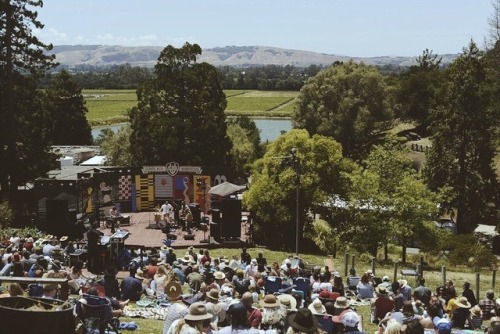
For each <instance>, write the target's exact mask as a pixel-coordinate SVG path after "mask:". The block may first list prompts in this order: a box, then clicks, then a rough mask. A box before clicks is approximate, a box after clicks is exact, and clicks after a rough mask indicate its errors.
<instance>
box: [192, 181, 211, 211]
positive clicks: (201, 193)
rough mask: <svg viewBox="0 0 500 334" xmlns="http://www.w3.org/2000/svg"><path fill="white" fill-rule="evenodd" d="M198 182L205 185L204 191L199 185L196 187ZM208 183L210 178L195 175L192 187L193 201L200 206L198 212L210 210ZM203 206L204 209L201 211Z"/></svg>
mask: <svg viewBox="0 0 500 334" xmlns="http://www.w3.org/2000/svg"><path fill="white" fill-rule="evenodd" d="M198 180H199V181H202V182H204V183H205V190H203V187H202V186H201V185H198ZM210 182H211V178H210V176H209V175H196V176H195V177H194V180H193V186H194V201H195V202H196V203H198V204H199V205H200V210H201V211H202V212H208V211H209V210H210V202H211V201H210V194H209V193H208V192H209V191H210ZM205 198H206V200H205ZM203 206H205V209H203Z"/></svg>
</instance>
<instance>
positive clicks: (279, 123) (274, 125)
mask: <svg viewBox="0 0 500 334" xmlns="http://www.w3.org/2000/svg"><path fill="white" fill-rule="evenodd" d="M252 120H253V121H254V122H255V125H256V126H257V128H258V129H259V130H260V139H261V141H262V142H266V141H273V140H275V139H276V138H278V137H279V136H280V135H281V132H282V131H290V130H291V129H292V120H291V119H289V118H252ZM124 125H127V123H117V124H112V125H101V126H95V127H93V128H92V137H94V138H97V137H98V136H99V133H100V132H101V130H103V129H111V130H113V131H115V132H116V131H118V130H119V129H121V128H122V127H123V126H124Z"/></svg>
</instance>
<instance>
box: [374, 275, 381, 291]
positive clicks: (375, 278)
mask: <svg viewBox="0 0 500 334" xmlns="http://www.w3.org/2000/svg"><path fill="white" fill-rule="evenodd" d="M372 282H373V287H374V288H376V287H377V286H378V285H379V284H380V283H382V278H380V277H378V276H373V277H372Z"/></svg>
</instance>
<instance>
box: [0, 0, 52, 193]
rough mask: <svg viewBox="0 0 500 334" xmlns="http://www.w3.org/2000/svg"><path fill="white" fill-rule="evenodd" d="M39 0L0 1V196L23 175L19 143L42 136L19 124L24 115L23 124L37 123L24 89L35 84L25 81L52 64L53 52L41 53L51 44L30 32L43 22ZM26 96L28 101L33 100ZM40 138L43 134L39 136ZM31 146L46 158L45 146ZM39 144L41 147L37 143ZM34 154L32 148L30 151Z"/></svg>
mask: <svg viewBox="0 0 500 334" xmlns="http://www.w3.org/2000/svg"><path fill="white" fill-rule="evenodd" d="M42 5H43V2H42V1H36V0H4V1H1V2H0V50H1V52H0V101H1V103H0V118H1V119H2V122H1V123H0V124H1V125H0V147H1V148H2V149H1V150H0V187H1V191H2V196H4V197H5V196H7V195H9V194H11V193H12V192H14V191H15V190H16V189H17V186H18V185H19V184H20V183H22V182H23V181H25V180H24V178H25V177H21V176H20V174H25V172H27V170H28V169H30V168H31V167H33V166H25V165H24V164H21V163H20V161H19V157H20V156H22V154H19V153H20V152H18V151H19V150H21V149H22V148H21V147H28V146H30V145H29V144H30V143H31V142H34V141H40V140H41V138H36V137H29V136H28V134H26V133H23V132H22V131H19V130H20V127H19V125H20V124H19V119H20V118H23V122H24V124H26V123H29V124H31V125H32V126H34V127H36V126H38V125H37V124H36V123H32V121H34V119H33V118H30V115H29V114H23V113H22V112H23V111H24V112H29V113H32V112H33V110H37V109H34V108H33V107H34V106H27V100H25V94H30V93H31V92H28V91H27V89H35V88H36V86H35V85H32V84H27V83H26V82H27V81H28V80H34V79H36V78H37V77H39V76H40V75H41V74H43V73H44V72H45V70H46V69H48V68H50V67H52V66H54V63H53V59H54V57H53V56H48V55H46V54H44V50H50V49H51V47H52V46H51V45H46V44H44V43H42V42H41V41H40V40H39V39H38V38H37V37H36V36H34V35H33V33H32V28H33V27H34V28H37V29H41V28H43V25H42V24H41V23H40V21H38V20H37V16H38V14H37V12H36V11H34V10H33V9H32V8H35V9H36V8H37V7H42ZM35 100H36V99H33V100H28V101H35ZM42 139H43V138H42ZM34 144H35V145H32V146H31V147H32V148H35V147H39V149H41V150H42V151H41V152H37V153H40V155H39V156H38V157H39V158H42V157H43V158H44V160H45V158H46V156H44V154H43V153H44V152H46V149H47V148H46V147H43V145H40V143H34ZM40 146H42V147H40ZM32 153H33V154H34V152H32Z"/></svg>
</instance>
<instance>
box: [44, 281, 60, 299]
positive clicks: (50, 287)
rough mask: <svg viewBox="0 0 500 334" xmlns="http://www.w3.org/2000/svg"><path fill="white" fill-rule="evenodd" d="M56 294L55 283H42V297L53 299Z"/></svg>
mask: <svg viewBox="0 0 500 334" xmlns="http://www.w3.org/2000/svg"><path fill="white" fill-rule="evenodd" d="M56 296H57V284H44V285H43V295H42V298H45V299H55V298H56Z"/></svg>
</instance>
